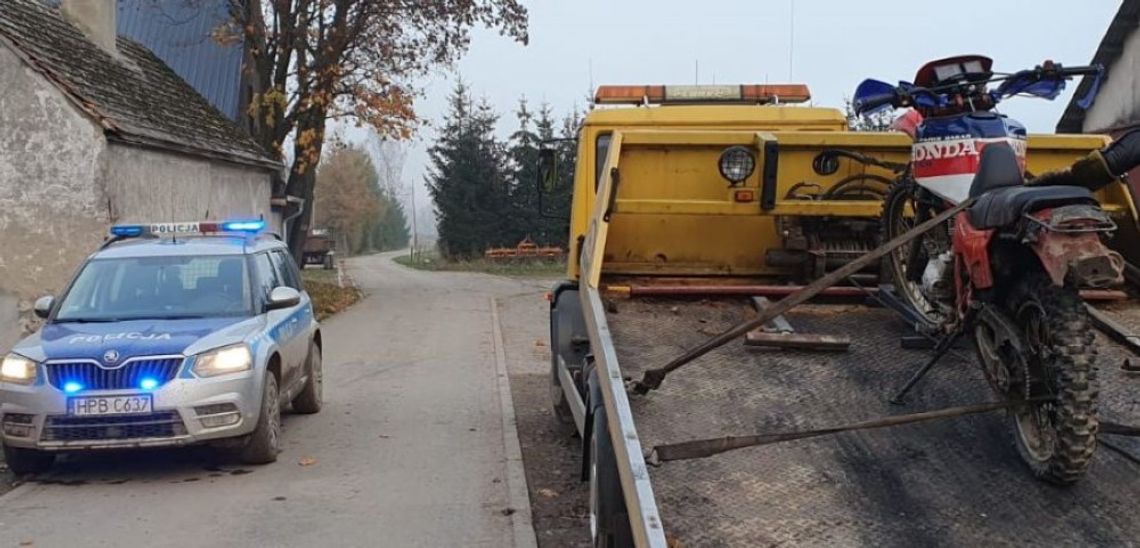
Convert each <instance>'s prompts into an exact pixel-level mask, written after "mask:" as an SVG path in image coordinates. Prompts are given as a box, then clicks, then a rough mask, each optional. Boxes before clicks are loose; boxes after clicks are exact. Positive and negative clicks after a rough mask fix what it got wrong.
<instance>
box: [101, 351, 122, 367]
mask: <svg viewBox="0 0 1140 548" xmlns="http://www.w3.org/2000/svg"><path fill="white" fill-rule="evenodd" d="M103 363H106V364H107V365H115V364H116V363H119V351H118V350H108V351H107V352H106V353H105V354H103Z"/></svg>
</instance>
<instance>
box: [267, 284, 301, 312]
mask: <svg viewBox="0 0 1140 548" xmlns="http://www.w3.org/2000/svg"><path fill="white" fill-rule="evenodd" d="M300 303H301V292H300V291H297V290H296V289H293V288H292V287H286V286H281V287H275V288H273V291H270V292H269V299H268V300H266V301H265V309H266V310H279V309H282V308H289V307H293V306H297V305H298V304H300Z"/></svg>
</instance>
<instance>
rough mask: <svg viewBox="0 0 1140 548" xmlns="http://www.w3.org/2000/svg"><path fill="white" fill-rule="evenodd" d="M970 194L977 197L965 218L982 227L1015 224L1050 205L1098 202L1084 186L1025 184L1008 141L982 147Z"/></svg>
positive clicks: (988, 227)
mask: <svg viewBox="0 0 1140 548" xmlns="http://www.w3.org/2000/svg"><path fill="white" fill-rule="evenodd" d="M970 196H971V197H973V198H976V199H977V201H975V202H974V205H972V206H970V209H969V210H967V212H966V215H967V217H966V218H967V219H969V220H970V224H971V225H974V228H977V229H980V230H985V229H990V228H1000V227H1003V226H1009V225H1012V224H1014V223H1016V222H1017V221H1018V219H1020V218H1021V216H1022V215H1024V214H1026V213H1031V212H1034V211H1040V210H1042V209H1045V208H1048V207H1058V206H1063V205H1069V204H1093V205H1096V203H1097V201H1096V199H1095V198H1093V195H1092V192H1090V191H1089V189H1087V188H1085V187H1082V186H1061V185H1056V186H1025V178H1024V177H1023V176H1022V174H1021V166H1020V165H1019V164H1018V161H1017V154H1016V153H1015V152H1014V151H1013V149H1012V148H1010V146H1009V145H1007V144H1005V143H994V144H991V145H989V146H987V147H986V148H984V149H982V158H981V161H979V162H978V172H977V173H976V174H975V175H974V180H973V182H972V183H971V184H970Z"/></svg>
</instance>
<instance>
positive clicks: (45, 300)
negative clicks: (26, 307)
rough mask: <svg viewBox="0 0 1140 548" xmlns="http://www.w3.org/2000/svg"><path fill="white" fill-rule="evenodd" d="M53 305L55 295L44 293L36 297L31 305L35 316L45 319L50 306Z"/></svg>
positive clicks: (49, 313)
mask: <svg viewBox="0 0 1140 548" xmlns="http://www.w3.org/2000/svg"><path fill="white" fill-rule="evenodd" d="M54 305H55V297H52V296H51V295H44V296H43V297H40V298H38V299H36V304H35V305H33V306H32V310H33V311H34V312H35V313H36V316H38V317H40V318H42V319H45V320H46V319H47V317H48V316H49V315H51V307H52V306H54Z"/></svg>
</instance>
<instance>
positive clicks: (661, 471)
mask: <svg viewBox="0 0 1140 548" xmlns="http://www.w3.org/2000/svg"><path fill="white" fill-rule="evenodd" d="M809 97H810V93H809V92H808V90H807V88H806V87H804V86H800V85H778V86H763V85H745V86H677V87H674V86H603V87H602V88H600V89H599V90H598V92H597V96H596V98H595V100H596V103H597V104H598V105H599V107H598V108H596V109H594V110H592V111H591V112H590V113H589V114H588V115H587V116H586V118H585V121H584V124H583V126H582V128H581V131H580V133H579V135H578V143H577V147H578V148H577V164H576V172H575V175H574V180H573V198H572V200H573V201H572V214H571V219H570V249H569V267H568V280H566V281H565V282H562V283H560V284H558V285H557V286H556V287H555V288H554V291H553V292H552V294H551V310H550V322H551V344H550V348H551V384H550V389H551V396H552V399H553V408H554V412H555V415H556V416H557V417H558V419H559V420H560V421H561V422H563V423H565V424H568V425H569V424H573V426H574V428H575V429H576V431H577V433H578V434H579V436H580V439H581V440H582V454H581V457H582V462H583V479H584V480H588V481H589V482H590V485H591V488H590V493H591V501H590V514H591V531H592V533H593V535H594V542H595V545H596V546H652V547H662V548H664V547H665V546H667V545H672V544H671V543H670V542H669V540H668V538H667V533H668V535H669V536H671V537H673V538H676V539H678V540H679V542H681V543H683V544H685V545H690V544H691V545H729V546H735V545H741V546H745V545H755V544H781V543H787V544H841V545H842V544H877V543H879V542H876V541H875V540H873V539H871V538H869V537H862V536H859V535H860V534H863V533H864V532H865V530H866V528H861V527H857V526H852V527H846V526H845V525H843V524H856V525H858V524H866V523H875V524H876V526H875V528H874V529H875V531H878V532H879V533H881V534H884V535H890V534H892V532H897V531H908V530H912V529H913V524H912V523H911V518H910V517H908V513H909V512H910V510H911V509H910V508H903V509H899V508H894V507H893V506H890V505H891V504H893V503H894V502H895V500H896V498H893V497H885V498H884V499H883V500H881V501H878V502H876V501H868V498H867V496H866V495H865V493H864V492H862V491H858V490H857V489H854V490H853V489H850V488H846V489H845V488H844V484H843V482H840V483H835V482H833V481H831V480H823V479H813V480H810V481H809V480H803V481H807V482H808V483H797V481H800V479H802V478H816V477H817V476H813V475H812V474H815V473H816V472H814V471H813V470H814V469H813V468H811V466H812V464H811V463H814V462H825V463H826V462H843V461H842V459H843V458H846V456H845V455H844V454H842V452H836V451H832V450H831V449H829V447H830V446H822V448H821V447H820V446H816V447H815V448H814V449H811V448H798V447H797V448H792V449H787V450H786V451H785V452H782V453H769V454H765V456H763V457H756V456H755V455H754V454H751V456H750V454H745V453H737V454H733V455H730V456H723V457H720V458H718V460H715V461H712V462H695V463H687V462H674V463H670V464H669V465H667V466H666V467H664V468H650V467H649V466H648V464H647V460H646V457H645V455H647V454H648V455H651V456H652V455H656V454H657V453H655V447H658V446H657V444H659V443H668V442H674V441H677V440H679V439H687V438H692V437H693V436H694V435H701V436H714V437H716V436H729V435H731V434H733V433H736V432H739V430H740V429H741V428H742V426H741V425H742V424H743V425H754V424H761V423H768V422H771V421H775V422H776V423H777V424H783V423H795V422H796V421H798V420H799V418H796V417H793V416H791V415H789V414H788V413H789V411H788V407H787V403H788V402H800V401H817V403H819V404H820V407H822V408H823V409H824V412H830V413H831V415H830V416H829V415H827V414H826V413H824V412H821V413H824V414H820V415H818V416H816V418H817V419H821V420H823V419H829V420H833V421H834V420H836V419H837V418H848V419H849V418H850V417H848V414H849V413H850V412H852V411H856V410H865V409H875V408H877V406H879V405H881V404H882V398H881V389H880V387H879V386H878V385H877V384H876V383H875V382H869V381H868V382H863V383H862V384H860V383H854V384H852V383H850V382H848V384H844V385H842V387H841V388H838V389H831V391H828V390H829V389H828V388H827V387H825V386H820V384H822V383H818V382H815V381H818V380H820V379H826V380H831V381H834V382H835V383H839V382H845V381H848V380H849V379H848V378H847V375H848V374H849V373H848V372H851V371H854V372H857V373H858V374H860V375H863V377H858V378H861V379H868V378H880V377H878V376H876V375H889V374H890V372H889V371H888V372H885V373H884V372H881V371H880V370H879V369H877V368H881V367H882V366H883V365H890V364H898V363H905V362H906V361H907V360H915V359H917V358H916V356H915V355H911V354H906V352H907V351H906V350H905V349H900V346H899V343H898V341H899V338H898V337H899V336H901V333H900V332H899V327H900V323H899V322H893V323H892V321H891V319H892V317H891V316H890V315H889V313H886V312H885V311H882V310H878V311H876V310H875V309H870V308H865V309H861V310H859V311H858V312H853V311H850V310H847V311H844V312H843V313H842V314H837V315H827V314H823V315H820V314H816V315H814V316H813V315H812V314H811V313H807V312H805V313H803V314H804V316H802V317H800V318H793V319H796V320H797V321H800V320H802V321H804V322H806V323H807V324H808V325H809V327H812V326H814V327H816V328H819V327H820V326H823V327H824V328H825V329H828V330H839V331H842V332H846V333H847V334H858V335H859V336H860V340H859V341H858V343H859V344H858V345H853V347H852V349H851V352H850V353H849V354H846V355H845V356H846V357H840V358H828V359H827V360H826V361H825V360H824V359H823V358H816V357H814V356H813V357H811V358H807V359H805V358H802V357H801V358H799V361H796V357H795V355H792V356H788V357H785V356H781V357H779V358H775V357H770V356H772V354H771V353H768V354H766V356H769V357H765V358H758V357H757V354H753V353H751V352H750V350H749V349H748V348H747V345H748V341H745V342H744V343H743V345H741V346H740V347H728V346H725V347H722V348H720V349H718V351H717V353H716V354H715V355H713V354H710V356H711V357H710V358H709V362H711V363H708V364H706V365H705V366H703V367H699V368H698V369H695V370H693V369H691V370H686V371H687V375H688V376H685V375H682V376H681V377H680V378H677V379H675V380H671V381H670V383H669V384H667V385H665V386H664V387H662V388H661V389H660V390H659V391H657V392H655V393H654V396H653V397H651V398H640V399H633V398H638V396H636V395H635V396H632V397H631V396H630V393H629V392H627V387H626V382H627V381H629V380H630V379H635V378H637V377H638V376H639V373H645V372H646V371H649V370H650V369H651V368H653V367H656V366H660V365H662V363H663V362H664V360H665V359H666V358H670V357H672V356H674V355H676V354H678V353H679V352H680V351H681V350H682V349H686V348H691V347H694V346H696V345H698V344H704V341H705V340H706V339H707V337H708V335H709V334H711V333H716V332H721V331H724V330H725V329H727V328H728V327H729V326H730V325H732V324H736V323H737V322H739V321H740V320H741V317H742V315H747V314H748V312H747V311H746V309H747V308H748V307H749V306H754V307H755V309H756V310H762V309H763V308H764V307H765V306H768V301H765V300H764V299H763V298H761V297H759V296H760V295H765V296H775V295H780V294H781V293H780V291H781V290H784V289H789V287H788V286H787V284H789V283H793V284H794V283H801V284H802V283H808V282H810V281H811V280H816V279H819V278H822V277H824V275H825V274H827V273H829V272H834V271H836V270H838V269H840V268H841V267H843V266H844V265H847V264H849V263H850V261H853V260H855V259H857V258H858V257H860V256H862V255H864V254H865V253H867V252H868V251H870V250H872V249H874V248H876V247H879V245H880V234H879V231H880V228H879V227H880V219H879V217H880V212H881V209H882V205H881V202H882V198H883V197H884V196H885V194H886V192H887V190H888V188H889V187H890V185H892V184H893V183H894V180H895V177H896V175H895V171H894V170H893V169H892V167H895V166H899V165H903V164H906V163H907V162H909V161H910V155H911V144H912V143H911V140H910V138H909V137H908V136H907V135H905V134H902V133H891V132H853V131H849V130H848V126H847V120H846V117H845V116H844V113H843V112H841V111H839V110H836V109H832V108H817V107H810V106H804V105H803V103H805V102H807V101H808V99H809ZM1105 142H1106V141H1105V139H1104V138H1102V137H1099V136H1077V135H1072V136H1068V135H1032V136H1030V137H1029V139H1028V154H1027V157H1028V171H1029V172H1031V173H1042V172H1045V171H1047V170H1051V169H1056V168H1061V167H1064V166H1068V165H1069V164H1071V163H1072V162H1073V161H1074V160H1076V159H1077V158H1079V157H1082V156H1084V155H1086V154H1087V153H1088V152H1089V151H1091V150H1094V149H1097V148H1100V147H1101V146H1103V145H1104V144H1105ZM553 158H554V156H553V155H552V154H546V155H544V157H543V160H544V164H545V165H544V166H543V171H545V173H547V174H552V173H557V169H556V166H554V165H552V164H551V162H552V160H553ZM854 158H859V159H860V161H853V159H854ZM558 183H559V182H558V181H554V180H551V178H550V177H547V178H546V180H545V184H546V185H547V186H548V187H549V185H554V184H558ZM562 183H567V182H566V181H563V182H562ZM1098 198H1099V199H1100V201H1101V203H1102V204H1103V207H1104V209H1105V210H1107V211H1109V212H1110V214H1111V215H1112V216H1113V217H1114V219H1115V221H1116V224H1117V225H1118V226H1119V230H1118V231H1117V236H1116V241H1118V242H1137V241H1140V234H1138V233H1137V230H1136V224H1137V223H1136V210H1135V207H1134V205H1133V203H1132V201H1131V199H1130V197H1129V196H1128V194H1127V192H1126V190H1125V189H1124V188H1123V187H1122V185H1113V186H1110V187H1108V188H1107V189H1106V190H1104V191H1101V193H1100V195H1098ZM1116 247H1117V248H1118V249H1119V250H1120V251H1121V252H1122V253H1123V254H1124V255H1125V256H1126V257H1128V258H1130V259H1131V260H1133V261H1135V260H1136V259H1137V258H1138V257H1137V255H1136V254H1135V253H1131V252H1130V251H1132V250H1130V249H1128V247H1127V246H1121V245H1117V246H1116ZM862 262H867V261H862ZM862 262H861V264H862ZM853 268H854V266H850V267H848V269H853ZM844 275H845V274H844ZM859 277H862V279H864V280H866V282H868V283H867V285H865V286H864V284H862V283H857V287H856V286H852V287H837V288H832V289H833V290H835V291H837V292H836V293H833V294H834V295H840V294H841V292H842V291H844V290H847V291H848V292H847V293H846V294H844V295H845V296H853V297H859V298H863V297H865V296H866V295H867V293H864V291H866V290H869V289H872V286H874V285H875V284H876V283H877V282H878V277H879V273H878V269H877V268H876V267H874V266H871V267H869V268H867V269H866V270H864V271H861V272H859V273H858V274H856V275H855V276H851V277H850V278H848V279H850V280H852V281H853V283H856V282H854V281H855V280H857V279H859ZM825 281H826V280H825ZM790 289H791V290H795V287H794V286H793V287H791V288H790ZM783 294H787V293H783ZM694 295H696V296H700V297H701V298H700V299H692V298H687V299H686V298H678V297H691V296H694ZM729 296H731V298H730V297H729ZM613 297H629V298H627V299H621V298H617V299H614V298H613ZM716 297H719V298H716ZM670 299H672V300H670ZM786 324H787V321H786V320H785V325H786ZM872 325H873V326H882V329H881V330H879V331H881V333H877V334H872V333H871V331H873V330H871V329H870V328H869V326H872ZM892 326H893V327H892ZM775 328H776V330H777V331H780V332H785V331H786V330H784V331H781V330H782V329H783V328H781V327H780V326H779V325H777V326H775ZM789 329H790V328H789ZM891 329H894V330H895V332H894V333H892V332H890V330H891ZM710 330H711V331H710ZM748 335H749V338H750V340H751V338H752V335H753V333H749V334H748ZM775 337H777V338H778V337H779V335H778V334H777V335H775ZM769 338H771V337H769ZM836 346H837V347H841V348H847V347H846V346H845V345H836ZM767 360H773V361H767ZM776 360H778V363H775V361H776ZM619 361H620V362H621V363H620V364H619ZM828 365H830V366H831V367H828ZM784 371H797V372H798V371H804V372H806V373H807V374H808V383H809V384H805V385H796V384H794V382H793V381H792V380H790V378H789V376H786V375H784V374H783V372H784ZM870 371H874V373H868V372H870ZM962 371H963V373H961V374H968V373H965V371H966V370H965V369H964V368H963V369H962ZM859 372H861V373H859ZM955 374H957V373H955ZM851 375H856V373H851ZM833 377H834V378H833ZM671 379H673V377H671ZM789 387H790V388H791V392H790V393H794V394H795V396H794V397H792V398H789V397H788V394H789V391H788V389H789ZM781 390H783V391H781ZM635 393H636V391H635ZM631 399H632V401H631ZM964 432H965V434H963V435H964V436H965V439H966V441H961V442H960V443H959V444H957V445H954V447H963V448H967V449H968V448H969V447H972V446H973V443H974V442H973V436H978V435H982V434H979V433H978V432H977V431H964ZM912 435H915V436H920V435H921V434H914V433H912ZM932 435H940V434H932ZM716 439H722V438H716ZM917 439H919V441H917V442H915V443H919V444H934V443H939V444H941V443H942V442H941V441H938V438H930V439H925V438H917ZM682 445H683V444H682ZM931 446H932V445H931ZM923 447H926V446H925V445H924V446H923ZM939 447H944V445H939ZM863 450H864V451H869V450H866V449H863ZM813 451H814V452H813ZM939 453H941V451H939ZM925 458H935V457H924V459H925ZM937 458H941V457H937ZM947 458H952V459H969V458H977V452H973V453H958V454H954V455H950V456H949V457H947ZM829 459H832V460H829ZM834 459H839V460H834ZM953 462H957V461H953ZM657 464H660V462H658V463H657ZM954 465H957V464H954ZM931 466H932V467H934V466H935V465H933V464H931ZM987 466H990V467H992V466H993V464H992V463H990V462H988V461H987V462H986V463H983V464H981V465H980V467H981V468H982V469H985V467H987ZM764 467H767V468H764ZM765 470H767V471H768V472H773V473H770V474H765V473H764V471H765ZM796 470H798V471H799V472H798V473H800V474H801V475H800V476H796V475H795V473H792V474H791V475H790V477H787V478H785V477H784V476H782V475H781V474H780V473H783V472H786V471H796ZM956 470H960V469H956ZM776 472H780V473H776ZM841 475H842V473H841ZM951 475H952V476H955V479H954V480H953V481H954V482H956V483H954V484H953V489H952V488H951V486H950V485H940V487H939V489H940V491H942V492H950V491H953V490H954V489H963V487H962V486H963V485H973V487H969V488H971V489H973V488H976V489H978V490H993V489H998V488H999V487H997V486H992V485H991V484H990V478H988V477H983V476H979V477H978V478H975V479H972V480H967V479H962V478H958V477H957V475H956V474H951ZM819 477H823V476H819ZM797 478H800V479H797ZM967 481H976V482H978V483H977V484H976V485H975V484H969V483H963V482H967ZM983 483H984V486H983ZM853 491H858V492H859V497H861V498H859V500H858V501H857V502H851V501H849V500H847V499H845V498H844V497H846V496H849V494H850V493H851V492H853ZM1003 493H1004V492H1003ZM1010 496H1014V495H1010ZM906 500H909V499H906V498H905V497H904V499H903V502H904V503H905V501H906ZM1003 504H1005V503H1004V502H1003ZM1008 504H1013V503H1012V502H1010V503H1008ZM876 505H878V506H882V507H883V508H884V509H882V511H881V512H879V513H875V514H874V515H872V516H868V515H864V510H865V509H867V508H872V509H873V508H877V507H878V506H876ZM928 505H929V504H928ZM802 510H807V512H806V513H800V514H796V513H795V512H797V511H802ZM959 510H960V503H959V502H956V501H950V502H949V503H948V504H946V507H945V509H939V508H933V509H931V508H928V509H927V511H928V513H931V514H932V515H933V514H937V513H938V512H943V513H944V514H945V515H946V516H950V517H951V518H952V517H954V516H957V515H959V514H955V512H958V511H959ZM938 515H942V514H938ZM892 516H900V517H899V518H898V519H895V518H893V517H892ZM947 519H950V518H947ZM955 519H956V518H955ZM1052 519H1053V518H1052V517H1041V520H1042V521H1041V522H1040V523H1051V521H1050V520H1052ZM1114 519H1115V518H1114ZM1127 519H1131V517H1130V516H1129V517H1128V518H1127ZM781 523H783V524H790V523H797V524H800V525H802V527H801V526H792V525H778V524H781ZM845 527H846V528H845ZM885 538H890V537H882V538H880V539H879V540H883V539H885ZM896 540H897V539H896ZM917 543H919V544H921V543H922V542H921V541H917ZM966 543H970V542H966Z"/></svg>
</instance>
